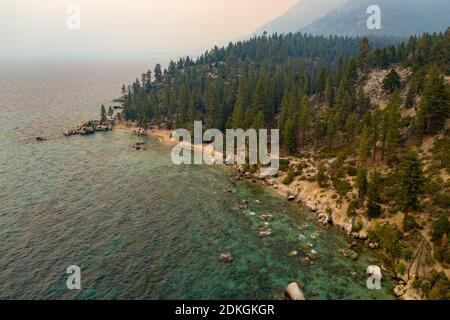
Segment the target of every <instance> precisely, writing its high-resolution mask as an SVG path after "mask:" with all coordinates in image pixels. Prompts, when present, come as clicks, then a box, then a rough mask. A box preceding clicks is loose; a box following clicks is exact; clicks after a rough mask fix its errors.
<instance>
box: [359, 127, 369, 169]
mask: <svg viewBox="0 0 450 320" xmlns="http://www.w3.org/2000/svg"><path fill="white" fill-rule="evenodd" d="M370 135H371V133H370V128H368V127H365V128H364V129H363V130H362V133H361V135H360V137H359V148H358V158H359V162H360V164H361V165H363V166H364V168H367V159H368V158H369V156H370V149H371V147H372V144H371V141H370Z"/></svg>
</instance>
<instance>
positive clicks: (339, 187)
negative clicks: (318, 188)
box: [333, 178, 353, 198]
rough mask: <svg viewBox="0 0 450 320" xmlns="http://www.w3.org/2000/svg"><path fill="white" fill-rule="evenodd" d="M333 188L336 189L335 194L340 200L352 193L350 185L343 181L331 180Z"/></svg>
mask: <svg viewBox="0 0 450 320" xmlns="http://www.w3.org/2000/svg"><path fill="white" fill-rule="evenodd" d="M333 186H334V188H335V189H336V191H337V193H338V194H339V196H340V197H341V198H343V197H345V195H346V194H347V193H348V192H350V191H352V190H353V188H352V185H351V184H350V182H348V181H347V180H345V179H339V178H335V179H334V180H333Z"/></svg>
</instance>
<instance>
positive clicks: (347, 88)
mask: <svg viewBox="0 0 450 320" xmlns="http://www.w3.org/2000/svg"><path fill="white" fill-rule="evenodd" d="M448 57H450V29H448V30H446V31H445V32H443V33H436V34H432V35H430V34H423V35H422V36H420V37H415V36H414V37H411V38H410V39H408V40H407V41H405V42H403V43H397V44H395V45H393V44H392V43H391V42H389V41H388V40H386V39H382V38H377V39H375V38H373V39H368V38H363V39H352V38H341V37H321V36H311V35H305V34H300V33H297V34H287V35H278V34H275V35H270V36H268V35H263V36H258V37H255V38H252V39H250V40H248V41H240V42H237V43H230V44H229V45H228V46H226V47H222V48H219V47H214V48H213V49H212V50H210V51H207V52H205V53H204V54H203V55H201V56H200V57H198V58H197V59H196V60H193V59H191V58H189V57H186V58H181V59H179V61H177V62H174V61H171V62H170V63H169V65H168V67H167V68H166V69H164V70H162V67H161V65H159V64H158V65H156V66H155V68H154V70H153V71H147V72H146V73H144V74H143V75H142V77H141V79H140V80H138V79H136V81H135V82H133V83H132V84H131V85H128V86H123V87H122V94H123V99H124V101H125V102H124V109H123V112H122V114H121V115H120V116H121V118H123V119H124V120H133V121H136V122H137V123H138V124H139V125H140V126H141V127H147V125H149V124H151V125H155V126H158V127H160V126H162V127H164V128H167V129H174V128H180V127H181V128H187V129H189V130H192V124H193V121H195V120H201V121H203V127H204V129H205V130H206V129H209V128H217V129H219V130H224V129H237V128H241V129H244V130H247V129H249V128H253V129H262V128H264V129H279V133H280V150H281V152H282V156H285V157H287V156H297V157H302V158H303V157H305V158H306V159H307V161H308V162H309V163H308V166H313V167H314V166H316V163H319V164H318V165H317V173H316V175H315V176H310V175H309V176H308V177H309V178H308V180H309V181H316V182H317V183H318V184H319V186H320V187H321V188H328V187H330V186H332V187H333V188H334V189H335V190H336V193H337V194H333V197H334V198H333V199H336V202H337V203H339V204H342V203H343V202H344V201H349V206H348V209H347V215H348V216H350V217H355V221H360V220H358V219H359V217H358V212H359V213H360V214H361V213H363V212H364V213H365V214H367V216H368V217H369V218H371V219H373V218H378V217H380V216H381V215H382V214H383V215H382V216H383V218H385V217H386V218H388V217H389V215H391V214H395V213H397V212H398V211H403V212H405V213H406V214H405V218H404V221H403V225H404V229H405V232H411V234H414V235H417V234H418V232H415V230H416V229H420V228H421V226H420V225H419V224H418V223H417V221H416V217H417V215H416V213H415V212H417V211H419V210H421V209H423V213H424V214H427V215H429V223H431V222H432V221H434V225H433V245H434V253H435V257H436V259H438V260H439V261H443V262H447V263H448V257H449V254H448V252H449V249H448V232H449V222H448V208H449V203H450V199H449V198H450V196H449V190H450V186H449V183H448V182H446V181H443V180H444V178H442V177H441V176H442V173H443V170H442V169H446V170H447V172H449V173H450V151H449V149H450V140H449V139H448V132H445V124H446V121H447V120H448V118H449V116H450V86H449V84H448V83H447V81H446V79H445V77H446V76H448V75H449V72H450V60H449V59H448ZM394 68H395V69H394ZM375 69H378V70H379V69H382V70H388V72H387V76H386V77H385V78H384V79H373V75H374V74H376V73H374V72H372V71H373V70H375ZM396 70H397V71H396ZM404 71H406V72H404ZM408 73H410V75H409V76H407V77H406V76H405V74H408ZM374 80H375V81H376V82H377V84H378V85H379V84H380V82H382V84H381V86H382V89H383V90H384V94H383V95H382V96H383V97H382V99H383V100H385V101H381V102H379V101H377V102H376V103H380V106H378V105H376V104H375V101H371V98H370V97H371V96H372V92H366V91H365V90H367V87H365V86H364V85H365V84H367V83H368V82H369V81H372V82H373V81H374ZM402 97H405V99H402ZM378 100H379V99H378ZM407 109H409V110H407ZM102 114H103V111H102ZM105 116H106V114H105ZM102 119H103V117H102ZM429 137H432V138H433V139H435V143H434V145H433V147H432V148H431V155H430V154H429V153H428V149H425V148H421V145H422V141H423V139H428V138H429ZM438 137H439V138H438ZM412 146H414V147H416V146H417V147H418V151H419V152H420V156H419V154H418V153H417V152H416V151H415V149H413V147H412ZM330 158H336V159H330ZM333 160H334V161H333ZM302 161H304V160H302ZM305 163H306V162H305ZM328 164H330V165H328ZM303 168H304V167H303V165H302V164H300V165H298V166H297V167H293V166H292V167H291V166H290V161H289V160H288V159H280V170H281V171H283V172H286V173H287V176H286V177H285V179H284V180H283V181H282V183H284V184H286V185H289V184H291V183H292V182H293V181H294V179H295V177H296V176H298V175H301V174H302V170H303ZM424 168H425V170H424ZM257 169H258V166H250V165H244V170H245V171H249V172H254V171H256V170H257ZM308 172H309V171H308ZM349 176H350V177H355V178H354V179H349ZM303 179H306V178H303ZM439 179H440V180H439ZM350 181H351V182H350ZM352 184H353V186H352ZM353 188H355V190H356V191H357V192H358V198H357V199H354V198H353V195H349V193H350V192H353ZM436 218H438V219H437V220H436ZM418 221H420V222H421V224H423V223H422V221H423V220H419V219H418ZM353 227H354V229H355V230H358V229H359V228H360V227H362V225H361V226H360V225H358V224H356V223H355V225H354V226H353ZM369 237H370V239H371V240H373V241H376V242H378V243H379V244H380V246H381V247H382V248H384V249H385V250H386V252H387V253H388V254H389V255H390V256H392V257H395V258H400V257H403V258H405V259H406V260H408V259H410V258H411V256H412V255H413V252H411V249H410V248H403V249H402V248H401V247H400V239H401V237H402V235H401V233H400V231H399V230H398V229H397V228H396V227H395V226H394V225H391V224H387V223H377V224H376V225H375V227H374V228H373V230H371V231H370V234H369ZM405 238H406V237H405ZM405 241H408V240H407V239H405ZM397 267H398V268H399V271H403V267H401V266H399V265H397ZM439 279H440V278H439V277H436V279H434V282H432V283H430V284H429V285H428V287H426V290H424V292H427V294H428V295H429V296H432V297H442V292H443V291H442V290H443V288H444V289H445V288H446V287H445V286H447V288H448V283H447V284H445V283H444V282H442V281H441V280H439ZM443 283H444V284H443Z"/></svg>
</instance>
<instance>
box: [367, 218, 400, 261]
mask: <svg viewBox="0 0 450 320" xmlns="http://www.w3.org/2000/svg"><path fill="white" fill-rule="evenodd" d="M369 236H370V238H371V239H374V240H376V241H378V242H379V243H380V245H381V246H382V247H383V248H384V249H385V250H386V251H387V253H389V254H390V255H391V256H393V257H396V258H398V257H400V255H401V249H400V239H401V233H400V231H399V230H398V229H397V228H396V227H395V226H393V225H391V224H389V223H377V224H376V225H375V227H374V228H373V229H372V230H370V232H369Z"/></svg>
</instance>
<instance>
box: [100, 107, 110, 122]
mask: <svg viewBox="0 0 450 320" xmlns="http://www.w3.org/2000/svg"><path fill="white" fill-rule="evenodd" d="M100 121H101V122H106V121H108V118H107V117H106V109H105V106H104V105H103V104H102V106H101V107H100Z"/></svg>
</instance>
